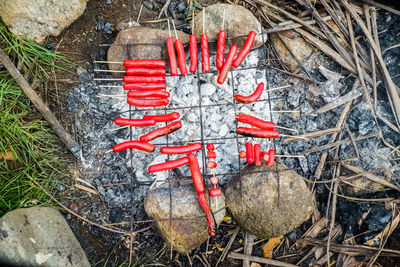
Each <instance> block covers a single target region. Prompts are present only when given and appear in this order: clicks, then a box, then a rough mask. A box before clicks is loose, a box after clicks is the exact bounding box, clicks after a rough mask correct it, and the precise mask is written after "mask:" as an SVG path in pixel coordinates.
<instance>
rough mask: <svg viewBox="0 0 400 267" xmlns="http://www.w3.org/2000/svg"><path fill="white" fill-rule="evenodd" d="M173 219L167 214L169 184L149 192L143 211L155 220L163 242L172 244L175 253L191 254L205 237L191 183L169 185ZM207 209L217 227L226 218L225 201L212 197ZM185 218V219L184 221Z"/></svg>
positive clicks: (172, 183) (203, 221)
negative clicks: (211, 213)
mask: <svg viewBox="0 0 400 267" xmlns="http://www.w3.org/2000/svg"><path fill="white" fill-rule="evenodd" d="M171 195H172V205H171V206H172V218H182V219H178V220H172V223H171V227H170V223H169V220H168V218H169V214H170V190H169V187H168V183H165V184H163V185H161V186H160V187H158V188H155V189H152V190H150V191H149V193H148V194H147V196H146V198H145V200H144V208H145V210H146V213H147V215H149V217H151V218H153V219H155V220H159V221H156V225H157V227H158V230H159V231H160V233H161V236H162V237H163V239H164V240H165V241H166V242H167V243H169V244H172V247H173V249H175V250H176V251H178V252H190V251H192V250H193V249H195V248H197V247H198V246H200V245H201V244H202V243H203V242H204V241H206V240H207V238H208V227H207V221H206V219H205V215H204V212H203V210H202V209H201V208H200V205H199V202H198V200H197V193H196V191H195V189H194V186H193V183H192V182H191V180H177V181H173V182H171ZM210 206H211V209H212V211H213V212H214V217H215V221H216V223H217V224H220V223H221V222H222V220H223V219H224V216H225V209H223V207H225V198H224V196H223V195H221V196H220V197H213V198H211V201H210ZM184 218H186V219H184Z"/></svg>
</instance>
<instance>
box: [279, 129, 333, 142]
mask: <svg viewBox="0 0 400 267" xmlns="http://www.w3.org/2000/svg"><path fill="white" fill-rule="evenodd" d="M337 132H340V128H329V129H325V130H320V131H315V132H311V133H305V134H301V135H296V136H294V137H292V138H287V139H285V140H284V141H283V142H284V143H290V142H293V141H298V140H301V139H305V138H307V139H308V138H314V137H317V136H321V135H325V134H330V133H337Z"/></svg>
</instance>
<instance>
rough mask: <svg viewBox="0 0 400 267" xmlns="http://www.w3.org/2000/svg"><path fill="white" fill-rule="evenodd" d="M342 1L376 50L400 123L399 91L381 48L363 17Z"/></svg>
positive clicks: (391, 102)
mask: <svg viewBox="0 0 400 267" xmlns="http://www.w3.org/2000/svg"><path fill="white" fill-rule="evenodd" d="M341 3H342V5H343V6H344V7H345V8H346V10H347V11H348V12H349V13H350V15H351V16H352V17H353V19H354V20H355V21H356V22H357V24H358V25H359V26H360V28H361V29H362V31H363V32H364V34H365V36H366V37H367V40H368V42H369V44H370V45H371V47H372V49H373V50H374V53H375V55H376V59H377V60H378V63H379V66H380V68H381V70H382V73H383V77H384V81H385V84H386V89H387V91H388V95H389V99H390V104H391V107H392V111H393V114H394V116H395V118H396V122H397V124H398V125H400V97H399V94H398V92H397V87H396V85H395V84H394V83H393V81H392V78H391V77H390V73H389V71H388V69H387V67H386V65H385V62H384V60H383V57H382V53H381V51H380V49H379V48H378V46H377V44H376V42H375V40H374V39H373V37H372V35H371V34H370V32H369V31H368V29H367V26H365V24H364V22H363V21H362V20H361V18H360V17H359V16H358V14H357V13H355V12H354V10H353V9H352V8H351V7H350V5H349V4H348V3H346V1H344V0H341Z"/></svg>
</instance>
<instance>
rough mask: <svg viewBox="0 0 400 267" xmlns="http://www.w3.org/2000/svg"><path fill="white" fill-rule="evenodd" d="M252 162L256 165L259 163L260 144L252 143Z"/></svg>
mask: <svg viewBox="0 0 400 267" xmlns="http://www.w3.org/2000/svg"><path fill="white" fill-rule="evenodd" d="M254 163H255V164H256V165H261V163H262V161H261V146H260V144H255V145H254Z"/></svg>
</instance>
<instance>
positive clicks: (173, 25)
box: [168, 20, 179, 40]
mask: <svg viewBox="0 0 400 267" xmlns="http://www.w3.org/2000/svg"><path fill="white" fill-rule="evenodd" d="M172 27H174V32H175V38H176V40H178V39H179V38H178V34H177V33H176V28H175V21H174V20H172ZM168 30H169V29H168Z"/></svg>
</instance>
